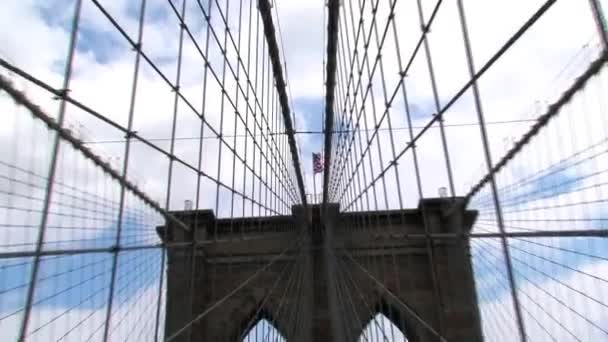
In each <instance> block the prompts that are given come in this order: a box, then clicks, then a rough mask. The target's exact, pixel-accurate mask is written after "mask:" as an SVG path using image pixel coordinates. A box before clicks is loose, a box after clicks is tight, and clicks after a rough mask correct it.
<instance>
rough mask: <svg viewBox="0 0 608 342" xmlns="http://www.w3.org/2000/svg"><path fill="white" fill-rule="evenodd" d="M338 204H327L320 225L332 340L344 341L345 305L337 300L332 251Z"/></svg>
mask: <svg viewBox="0 0 608 342" xmlns="http://www.w3.org/2000/svg"><path fill="white" fill-rule="evenodd" d="M339 210H340V209H339V206H338V205H337V204H333V203H332V204H327V206H326V208H325V211H324V212H322V213H321V215H322V221H323V222H322V226H323V228H324V229H323V259H324V263H323V264H324V267H325V274H326V279H327V301H328V304H329V316H330V324H331V332H332V337H333V339H332V341H336V342H344V341H346V339H345V336H344V331H345V330H344V328H345V326H344V322H343V318H344V317H343V316H342V314H341V312H343V311H344V309H347V308H345V307H342V306H341V304H344V303H339V302H338V292H337V291H338V289H337V286H338V284H337V283H336V278H335V277H336V272H337V270H336V269H335V260H334V252H335V249H334V248H335V246H334V244H333V235H334V231H335V229H336V228H337V225H338V219H339Z"/></svg>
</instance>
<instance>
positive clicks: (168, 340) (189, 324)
mask: <svg viewBox="0 0 608 342" xmlns="http://www.w3.org/2000/svg"><path fill="white" fill-rule="evenodd" d="M303 236H304V235H303V234H302V233H300V236H298V238H297V239H296V240H294V241H293V242H292V243H291V244H290V245H288V246H287V247H286V248H285V249H283V251H282V252H281V253H280V254H277V255H275V256H274V257H273V258H272V259H271V260H270V261H269V262H268V263H266V264H265V265H264V266H262V267H260V268H259V269H258V270H257V271H255V273H254V274H252V275H251V276H249V278H247V279H245V280H244V281H243V282H241V283H240V284H239V285H238V286H237V287H235V288H234V289H232V291H230V292H229V293H228V294H227V295H225V296H224V297H222V298H221V299H219V300H218V301H216V302H215V303H213V304H212V305H211V306H209V307H208V308H207V309H205V310H204V311H203V312H201V313H200V314H199V315H197V316H196V317H195V318H193V319H192V320H191V321H190V322H188V323H186V324H185V325H184V326H183V327H182V328H180V329H179V330H177V331H176V332H175V333H173V334H171V336H169V337H167V339H166V341H167V342H170V341H174V340H175V339H176V338H177V337H179V336H180V335H181V334H182V333H183V332H185V331H186V330H188V329H189V328H190V327H191V326H192V325H193V324H194V323H196V322H198V321H200V320H201V319H202V318H204V317H205V316H207V315H208V314H209V313H210V312H211V311H213V310H215V309H216V308H217V307H219V306H220V305H222V304H223V303H224V302H225V301H226V300H228V299H229V298H231V297H232V296H234V295H235V294H236V293H238V292H239V291H240V290H242V289H243V288H244V287H246V286H247V285H248V284H249V283H250V282H251V281H253V279H255V278H257V277H258V276H259V275H260V274H261V273H263V272H265V271H266V270H267V269H268V268H270V266H272V265H274V264H275V263H276V262H277V260H279V259H280V258H281V257H283V256H284V255H285V254H287V252H288V251H289V250H291V249H292V248H293V247H294V245H297V244H299V243H300V242H301V240H302V238H303Z"/></svg>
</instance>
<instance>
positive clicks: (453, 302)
mask: <svg viewBox="0 0 608 342" xmlns="http://www.w3.org/2000/svg"><path fill="white" fill-rule="evenodd" d="M423 201H424V202H423V203H421V209H423V210H424V211H425V214H426V217H427V219H428V223H429V229H430V233H450V234H463V233H468V232H470V230H471V227H472V225H473V222H474V220H475V217H476V213H475V212H471V211H466V210H465V207H464V200H463V199H462V198H454V199H452V198H437V199H425V200H423ZM433 250H434V257H435V260H434V261H435V270H436V272H437V283H438V287H439V295H440V297H441V302H442V304H443V307H442V310H441V312H439V314H440V315H441V318H442V321H443V324H444V326H443V328H444V331H443V335H444V337H445V338H446V339H447V340H448V341H483V338H482V333H481V324H480V317H479V311H478V303H477V296H476V291H475V279H474V276H473V268H472V264H471V255H470V246H469V240H468V238H464V237H462V238H445V239H441V240H439V239H436V240H435V241H434V243H433Z"/></svg>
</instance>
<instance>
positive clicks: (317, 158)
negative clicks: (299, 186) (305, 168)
mask: <svg viewBox="0 0 608 342" xmlns="http://www.w3.org/2000/svg"><path fill="white" fill-rule="evenodd" d="M312 171H313V173H321V172H323V158H322V156H321V153H313V154H312Z"/></svg>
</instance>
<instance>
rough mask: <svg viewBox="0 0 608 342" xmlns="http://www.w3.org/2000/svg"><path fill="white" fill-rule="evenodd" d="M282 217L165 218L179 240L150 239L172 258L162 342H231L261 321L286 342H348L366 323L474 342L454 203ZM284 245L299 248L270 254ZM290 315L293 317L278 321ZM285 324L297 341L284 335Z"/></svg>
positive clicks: (196, 214) (458, 204)
mask: <svg viewBox="0 0 608 342" xmlns="http://www.w3.org/2000/svg"><path fill="white" fill-rule="evenodd" d="M292 212H293V215H292V216H283V217H252V218H237V219H233V220H230V219H217V218H215V217H214V214H213V212H211V211H181V212H175V213H174V214H175V215H176V216H177V217H179V218H180V219H181V220H183V222H186V223H187V224H189V225H190V227H191V228H192V230H191V231H190V232H186V231H184V230H183V229H182V228H179V227H170V229H169V230H168V231H165V228H164V227H159V228H158V232H159V234H160V235H161V236H163V237H165V240H166V243H168V244H176V245H177V244H182V245H183V246H184V247H183V248H169V249H168V251H169V252H168V253H169V254H168V267H167V274H166V276H167V298H166V318H165V319H166V328H165V333H166V335H170V334H172V333H174V332H175V331H177V330H178V329H180V328H182V327H184V326H185V325H186V324H187V323H188V322H190V321H194V323H193V324H192V325H191V326H190V327H189V329H188V330H187V331H186V332H185V333H183V334H181V335H180V336H179V338H178V339H177V340H179V341H240V339H242V337H243V336H244V335H245V334H246V333H247V329H248V327H249V328H250V327H251V326H253V325H254V323H255V322H256V321H258V320H260V319H268V320H269V321H272V322H273V324H274V325H275V327H276V329H277V330H278V331H279V332H280V333H281V335H283V336H284V337H285V338H286V340H287V341H298V342H299V341H347V340H354V341H356V340H357V339H358V338H359V336H360V335H361V333H362V331H363V329H364V328H365V326H366V325H367V324H368V323H369V322H370V320H371V319H372V317H370V316H369V313H370V312H376V313H382V314H384V315H385V316H386V317H387V318H389V319H390V320H391V321H392V322H393V323H394V324H395V325H396V326H397V327H399V328H400V329H401V330H402V331H403V333H404V334H405V336H406V337H407V338H408V340H409V341H414V342H417V341H439V340H440V339H439V338H438V337H437V336H436V335H434V334H433V333H432V330H431V329H433V330H435V331H437V332H440V333H441V335H442V336H444V337H445V338H446V339H447V340H448V341H481V340H482V335H481V327H480V320H479V313H478V307H477V299H476V294H475V285H474V281H473V273H472V267H471V261H470V255H469V243H468V239H467V238H466V234H464V233H468V232H469V230H470V227H471V226H472V224H473V222H474V221H475V218H476V212H473V211H466V210H464V208H463V206H462V200H461V199H445V198H441V199H425V200H423V201H421V202H420V204H419V207H418V208H417V209H409V210H394V211H377V212H345V213H342V212H340V211H339V208H338V205H335V204H330V205H328V206H327V208H326V209H325V212H324V213H323V214H322V213H321V208H320V207H319V206H309V207H308V209H307V210H305V209H304V208H303V207H301V206H296V207H294V208H293V209H292ZM259 227H264V229H265V230H264V231H263V232H261V231H260V230H258V229H256V228H259ZM425 227H427V228H426V229H425ZM431 236H432V237H433V238H432V239H431V238H429V237H431ZM442 237H443V238H442ZM455 237H458V238H455ZM193 241H196V243H197V246H198V248H196V253H194V254H193V251H194V249H193V248H192V245H193V244H192V242H193ZM294 243H297V244H300V245H299V246H300V247H302V248H298V249H297V251H296V249H292V250H291V251H288V252H284V253H282V252H283V251H285V248H286V246H289V245H290V244H294ZM193 255H194V257H193ZM271 261H273V262H272V264H271V265H270V266H268V267H267V268H264V269H262V270H261V271H260V268H261V267H263V266H264V265H267V264H268V263H269V262H271ZM293 261H296V262H295V263H294V262H293ZM288 264H290V265H292V266H291V267H292V269H290V270H289V272H284V270H285V269H286V267H287V266H288ZM296 268H297V270H298V272H296V271H295V270H294V269H296ZM339 271H341V272H339ZM256 272H257V273H256ZM293 274H298V275H299V277H300V279H299V281H298V284H299V285H300V286H299V288H298V289H295V291H294V289H293V288H292V287H293V286H294V284H295V281H294V280H293V279H292V280H291V281H290V280H289V279H288V278H289V276H290V275H292V278H293ZM337 277H342V284H345V283H347V284H350V285H351V287H350V288H349V290H350V292H348V291H347V292H346V297H349V296H350V297H351V298H352V297H355V296H356V297H357V298H360V299H363V300H360V301H358V302H357V303H358V304H357V305H354V304H352V303H354V302H353V301H349V300H348V298H344V293H345V292H344V291H342V292H339V291H337V290H336V286H338V285H337ZM234 284H245V285H244V286H242V287H241V288H236V289H235V288H234V286H235V285H234ZM353 289H354V291H353ZM342 290H347V289H342ZM296 293H297V294H298V296H297V297H296V296H294V294H296ZM340 293H342V296H341V295H340ZM228 295H230V296H228ZM223 298H226V299H225V300H223ZM347 305H351V307H347ZM293 306H295V307H297V308H298V309H297V310H290V311H292V312H293V313H294V314H295V315H297V317H286V316H285V315H284V312H285V308H286V307H290V308H292V307H293ZM258 308H260V309H258ZM370 308H373V309H372V310H370ZM207 311H210V312H208V313H207ZM349 313H350V316H349ZM353 313H355V314H353ZM201 315H202V316H204V317H202V318H200V319H197V317H199V316H201ZM294 319H296V320H297V324H298V329H297V333H294V328H293V327H292V326H289V324H287V322H288V320H289V322H292V321H293V320H294ZM429 326H430V328H431V329H429Z"/></svg>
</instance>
